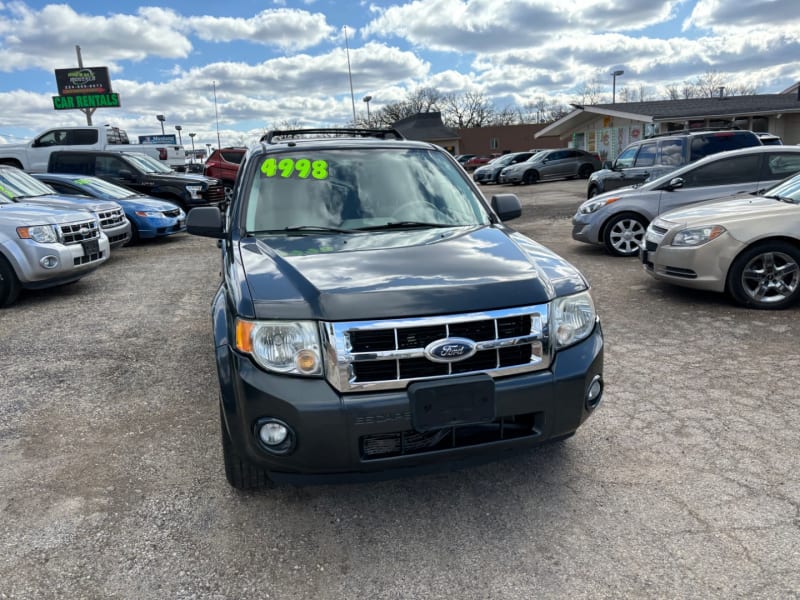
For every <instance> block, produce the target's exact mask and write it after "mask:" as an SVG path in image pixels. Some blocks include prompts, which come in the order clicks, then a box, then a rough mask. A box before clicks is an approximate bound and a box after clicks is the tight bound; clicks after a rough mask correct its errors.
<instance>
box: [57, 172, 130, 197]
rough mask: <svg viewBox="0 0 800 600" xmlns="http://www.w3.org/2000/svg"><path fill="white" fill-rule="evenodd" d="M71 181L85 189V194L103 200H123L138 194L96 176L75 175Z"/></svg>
mask: <svg viewBox="0 0 800 600" xmlns="http://www.w3.org/2000/svg"><path fill="white" fill-rule="evenodd" d="M72 183H74V184H75V185H77V186H79V187H81V188H82V189H85V190H86V195H87V196H96V197H98V198H104V199H105V200H124V199H125V198H133V197H134V196H137V195H138V194H137V193H136V192H134V191H132V190H129V189H127V188H124V187H121V186H119V185H114V184H113V183H110V182H108V181H105V180H104V179H99V178H97V177H77V178H75V179H73V180H72Z"/></svg>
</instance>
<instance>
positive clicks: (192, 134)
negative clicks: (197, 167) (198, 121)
mask: <svg viewBox="0 0 800 600" xmlns="http://www.w3.org/2000/svg"><path fill="white" fill-rule="evenodd" d="M196 135H197V134H196V133H195V132H191V133H190V134H189V137H190V138H192V164H194V159H195V158H197V157H196V156H195V154H194V136H196Z"/></svg>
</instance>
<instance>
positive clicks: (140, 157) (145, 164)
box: [125, 152, 172, 173]
mask: <svg viewBox="0 0 800 600" xmlns="http://www.w3.org/2000/svg"><path fill="white" fill-rule="evenodd" d="M125 156H127V157H128V158H129V159H131V160H132V161H133V162H135V163H136V164H137V165H138V166H139V167H141V168H142V169H143V170H144V172H145V173H172V169H170V168H169V167H166V166H164V165H162V164H161V163H160V162H159V161H157V160H156V159H155V158H153V157H152V156H149V155H147V154H143V153H141V152H126V153H125Z"/></svg>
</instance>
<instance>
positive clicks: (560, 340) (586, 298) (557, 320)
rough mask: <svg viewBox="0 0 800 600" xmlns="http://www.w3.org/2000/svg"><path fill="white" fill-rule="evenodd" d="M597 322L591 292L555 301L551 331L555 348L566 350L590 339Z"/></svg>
mask: <svg viewBox="0 0 800 600" xmlns="http://www.w3.org/2000/svg"><path fill="white" fill-rule="evenodd" d="M596 320H597V313H596V312H595V310H594V302H593V301H592V297H591V296H590V295H589V292H581V293H580V294H574V295H572V296H564V297H563V298H556V299H555V300H553V305H552V311H551V313H550V331H551V334H552V337H553V343H554V346H555V348H556V349H560V348H566V347H567V346H570V345H572V344H574V343H576V342H579V341H581V340H582V339H584V338H586V337H588V336H589V334H590V333H592V330H593V329H594V325H595V321H596Z"/></svg>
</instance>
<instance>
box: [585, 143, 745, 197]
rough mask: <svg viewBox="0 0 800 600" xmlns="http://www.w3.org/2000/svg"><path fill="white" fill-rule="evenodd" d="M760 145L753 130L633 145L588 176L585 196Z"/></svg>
mask: <svg viewBox="0 0 800 600" xmlns="http://www.w3.org/2000/svg"><path fill="white" fill-rule="evenodd" d="M750 146H761V140H760V139H759V138H758V136H757V135H756V134H755V133H753V132H752V131H743V130H736V129H734V130H725V131H708V130H704V131H688V130H687V131H680V132H671V133H669V134H664V135H660V136H655V137H651V138H647V139H644V140H640V141H638V142H634V143H632V144H629V145H628V146H626V147H625V149H624V150H623V151H622V152H620V154H619V156H617V158H616V160H614V162H613V163H608V162H606V164H605V165H604V168H603V169H602V170H600V171H595V172H594V173H592V175H591V177H589V185H588V187H587V189H586V197H587V198H592V197H594V196H596V195H597V194H602V193H603V192H608V191H611V190H615V189H617V188H620V187H626V186H629V185H635V184H637V183H642V182H643V181H646V180H648V179H649V180H651V181H652V180H653V179H656V178H658V177H661V176H662V175H664V174H666V173H669V172H670V171H673V170H675V169H677V168H678V167H682V166H683V165H685V164H688V163H691V162H694V161H696V160H699V159H701V158H704V157H706V156H710V155H712V154H716V153H717V152H722V151H724V150H736V149H738V148H749V147H750Z"/></svg>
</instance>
